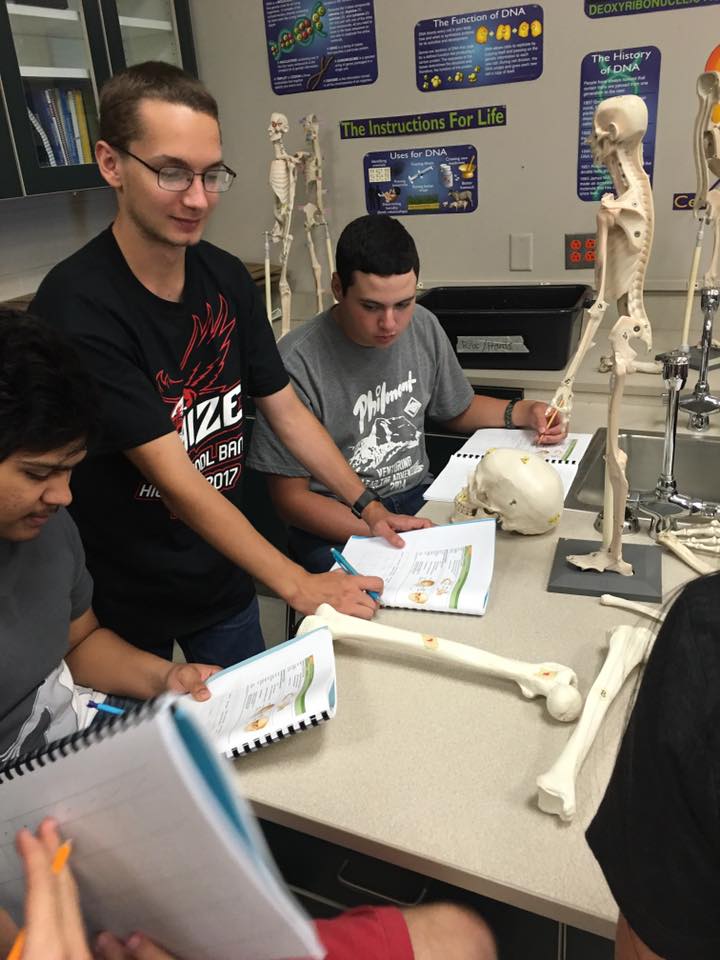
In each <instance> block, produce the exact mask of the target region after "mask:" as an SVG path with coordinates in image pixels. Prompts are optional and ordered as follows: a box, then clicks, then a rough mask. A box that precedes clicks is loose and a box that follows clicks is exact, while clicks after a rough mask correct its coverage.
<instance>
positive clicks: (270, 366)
mask: <svg viewBox="0 0 720 960" xmlns="http://www.w3.org/2000/svg"><path fill="white" fill-rule="evenodd" d="M242 269H243V271H244V274H245V276H246V285H247V287H248V290H247V293H248V300H249V305H250V309H249V313H248V326H247V341H246V342H247V356H248V361H249V369H248V375H249V379H248V384H247V392H248V393H249V394H250V396H251V397H269V396H270V395H271V394H273V393H277V392H278V390H282V389H283V387H286V386H287V385H288V383H289V382H290V378H289V377H288V375H287V371H286V370H285V367H284V366H283V362H282V359H281V357H280V354H279V352H278V348H277V344H276V343H275V335H274V333H273V330H272V327H271V326H270V322H269V321H268V318H267V314H266V312H265V306H264V304H263V302H262V300H261V298H260V292H259V290H258V288H257V285H256V284H255V283H254V282H253V280H252V278H251V277H250V275H249V274H248V272H247V270H246V269H245V267H244V266H243V267H242Z"/></svg>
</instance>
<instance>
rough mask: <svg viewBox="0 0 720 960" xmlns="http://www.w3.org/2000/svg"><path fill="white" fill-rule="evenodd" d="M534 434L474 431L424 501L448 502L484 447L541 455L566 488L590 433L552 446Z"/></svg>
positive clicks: (589, 438) (430, 487)
mask: <svg viewBox="0 0 720 960" xmlns="http://www.w3.org/2000/svg"><path fill="white" fill-rule="evenodd" d="M536 436H537V434H536V433H535V431H534V430H495V429H486V430H476V431H475V433H474V434H473V435H472V436H471V437H470V438H469V439H468V440H467V441H466V442H465V443H464V444H463V445H462V447H460V449H459V450H458V451H457V452H456V453H454V454H453V455H452V456H451V457H450V459H449V460H448V462H447V464H446V465H445V466H444V467H443V469H442V470H441V471H440V473H439V474H438V475H437V477H436V478H435V480H434V481H433V483H431V484H430V486H429V487H428V488H427V490H426V491H425V494H424V497H425V499H426V500H442V501H444V502H446V503H452V502H453V500H454V499H455V497H456V496H457V495H458V493H460V491H461V490H462V488H463V487H464V486H465V484H466V483H467V482H468V477H469V475H470V474H471V473H472V471H473V470H474V469H475V467H476V466H477V464H478V463H479V462H480V461H481V460H482V458H483V457H484V456H485V454H486V453H487V452H488V450H492V449H494V448H495V447H502V448H504V449H506V450H507V449H512V450H524V451H526V452H527V453H535V454H538V455H539V456H541V457H542V458H543V459H544V460H545V462H546V463H549V464H550V465H551V466H553V467H554V468H555V470H557V472H558V474H559V475H560V479H561V480H562V484H563V490H564V491H565V496H567V493H568V490H569V489H570V487H571V486H572V482H573V480H574V479H575V474H576V473H577V470H578V467H579V466H580V461H581V460H582V458H583V456H584V455H585V453H586V452H587V448H588V447H589V446H590V441H591V439H592V434H591V433H569V434H568V435H567V437H565V439H564V440H563V442H562V443H557V444H554V445H553V446H550V447H546V446H538V445H537V444H536V443H534V442H533V441H534V440H535V438H536Z"/></svg>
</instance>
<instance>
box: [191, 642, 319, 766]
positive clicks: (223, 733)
mask: <svg viewBox="0 0 720 960" xmlns="http://www.w3.org/2000/svg"><path fill="white" fill-rule="evenodd" d="M207 685H208V687H209V688H210V692H211V693H212V696H211V697H210V699H209V700H203V701H197V700H192V699H191V698H190V697H185V698H183V709H184V710H187V712H188V713H189V714H190V715H191V716H192V718H193V720H195V721H196V723H198V724H199V725H200V726H201V727H202V728H203V729H204V730H205V732H206V733H207V735H208V736H209V737H210V739H211V740H212V741H213V742H214V743H215V744H216V745H217V748H218V750H219V751H220V752H221V753H224V754H225V756H227V757H241V756H243V755H244V754H246V753H252V752H253V751H254V750H257V749H259V748H260V747H264V746H267V745H268V744H269V743H274V742H275V741H276V740H282V739H283V738H284V737H286V736H291V735H292V734H294V733H297V732H298V731H299V730H306V729H307V728H308V727H316V726H317V725H318V724H319V723H322V722H323V721H324V720H329V719H330V718H331V717H334V716H335V710H336V706H337V694H336V689H335V656H334V654H333V643H332V635H331V633H330V631H329V630H328V629H327V628H324V627H323V628H320V629H318V630H313V631H311V632H310V633H307V634H305V635H304V636H302V637H294V638H293V639H292V640H286V641H285V643H280V644H278V645H277V646H275V647H270V648H269V649H268V650H264V651H263V652H262V653H259V654H257V656H254V657H250V658H249V659H248V660H243V661H242V662H241V663H236V664H234V666H232V667H227V668H226V669H225V670H221V671H220V673H216V674H214V675H213V676H212V677H210V679H209V680H208V681H207Z"/></svg>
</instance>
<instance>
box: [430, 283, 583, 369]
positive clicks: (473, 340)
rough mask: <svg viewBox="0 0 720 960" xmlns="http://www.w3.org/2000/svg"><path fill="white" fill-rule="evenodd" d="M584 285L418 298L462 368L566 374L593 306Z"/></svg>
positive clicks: (452, 290)
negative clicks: (584, 317) (588, 308)
mask: <svg viewBox="0 0 720 960" xmlns="http://www.w3.org/2000/svg"><path fill="white" fill-rule="evenodd" d="M592 299H593V298H592V291H591V289H590V287H588V286H585V285H583V284H564V283H559V284H546V285H543V286H537V285H533V286H506V287H493V286H473V287H433V288H432V289H430V290H426V291H425V292H424V293H423V294H421V295H420V296H419V297H418V303H421V304H422V305H423V306H424V307H427V309H428V310H431V311H432V312H433V313H434V314H435V316H436V317H437V318H438V320H439V321H440V323H441V325H442V328H443V330H444V331H445V333H446V334H447V335H448V337H449V338H450V342H451V343H452V345H453V349H454V350H455V353H456V354H457V358H458V360H459V361H460V364H461V366H463V367H472V368H473V369H477V370H483V369H498V368H500V369H507V368H519V369H521V370H562V369H563V368H564V367H565V365H566V364H567V362H568V360H569V358H570V356H571V354H572V352H573V350H574V349H575V347H576V346H577V343H578V340H579V338H580V328H581V326H582V315H583V310H584V308H585V307H586V306H589V305H590V304H591V303H592Z"/></svg>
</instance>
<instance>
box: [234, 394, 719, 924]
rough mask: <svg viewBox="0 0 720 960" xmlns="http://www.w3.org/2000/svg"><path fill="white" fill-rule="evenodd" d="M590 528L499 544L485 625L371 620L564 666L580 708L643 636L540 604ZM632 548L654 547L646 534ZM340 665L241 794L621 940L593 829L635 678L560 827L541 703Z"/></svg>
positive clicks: (438, 513) (574, 599)
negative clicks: (622, 651) (626, 643)
mask: <svg viewBox="0 0 720 960" xmlns="http://www.w3.org/2000/svg"><path fill="white" fill-rule="evenodd" d="M656 408H658V409H656ZM605 411H606V406H605V403H600V402H598V403H597V404H585V403H583V404H581V405H580V406H579V407H578V408H577V413H576V418H575V419H574V421H573V429H578V430H594V429H595V427H597V426H599V425H601V424H602V423H603V422H604V419H605ZM626 412H630V413H632V418H631V419H629V418H625V419H627V423H628V425H632V426H634V427H642V428H652V429H661V426H662V409H661V408H659V404H657V403H656V404H653V405H650V406H646V407H642V406H635V407H633V408H632V409H631V410H630V411H626ZM714 429H717V428H714ZM449 511H450V506H449V505H447V504H439V503H434V504H429V505H428V506H426V508H425V510H424V512H425V513H427V515H429V516H431V517H432V519H434V520H436V521H440V522H442V521H444V520H445V519H446V518H447V517H448V515H449ZM593 519H594V515H593V514H592V513H583V512H576V511H565V513H564V515H563V518H562V520H561V523H560V526H559V529H558V530H557V531H556V532H554V533H552V534H549V535H546V536H540V537H521V536H518V535H514V534H504V533H503V532H502V531H499V533H498V537H497V546H496V558H495V572H494V576H493V583H492V589H491V594H490V603H489V608H488V611H487V613H486V615H485V616H484V617H473V616H463V615H448V614H432V613H419V612H418V613H415V612H412V611H407V610H404V611H401V610H389V609H383V610H381V611H380V612H379V613H378V614H377V617H376V619H377V621H378V622H379V623H386V624H390V625H393V626H404V627H408V628H411V629H416V630H421V631H422V632H425V633H436V634H437V635H439V636H444V637H448V638H451V639H453V640H457V641H460V642H462V643H467V644H471V645H475V646H478V647H482V648H483V649H487V650H489V651H492V652H494V653H498V654H502V655H505V656H510V657H514V658H518V659H522V660H529V661H533V662H535V661H548V660H552V661H556V662H559V663H563V664H566V665H568V666H570V667H572V668H573V669H574V670H575V671H576V672H577V675H578V681H579V687H580V690H581V691H582V693H583V694H586V693H587V691H588V689H589V688H590V686H591V684H592V682H593V680H594V679H595V677H596V675H597V673H598V670H599V669H600V666H601V665H602V662H603V659H604V657H605V654H606V649H607V642H606V634H607V631H608V630H610V629H611V628H613V627H614V626H617V625H618V624H621V623H636V622H637V618H636V617H635V616H634V615H633V614H629V613H625V612H623V611H621V610H617V609H614V608H610V607H603V606H601V605H600V604H599V602H598V600H597V599H594V598H591V597H578V596H567V595H563V594H553V593H547V592H546V589H545V588H546V583H547V578H548V575H549V571H550V566H551V561H552V557H553V554H554V550H555V545H556V541H557V539H558V537H559V536H562V537H574V538H582V539H597V534H595V533H594V531H593V529H592V521H593ZM627 539H628V542H645V543H650V541H649V539H648V538H647V536H646V535H645V534H643V533H642V532H641V533H639V534H636V535H633V536H632V537H629V538H627ZM654 549H659V548H657V547H654ZM662 564H663V589H664V591H665V593H666V594H667V593H668V591H670V590H672V589H673V588H674V587H675V586H677V585H678V584H680V583H682V582H684V581H685V580H687V579H689V577H690V576H691V571H690V570H689V568H687V567H685V566H684V564H682V563H681V562H680V561H679V560H677V559H676V558H675V557H673V556H671V555H669V554H665V555H664V556H663V560H662ZM589 575H590V576H591V575H592V574H589ZM336 653H337V670H338V712H337V716H336V717H335V719H333V720H332V721H331V722H329V723H327V724H324V725H323V726H322V727H320V728H319V729H317V730H314V731H311V732H309V733H307V735H303V736H301V737H294V738H293V739H292V740H291V741H285V742H282V743H279V744H276V745H274V746H272V747H271V748H270V749H268V750H264V751H262V752H261V753H260V754H258V755H255V756H252V757H248V758H243V759H241V760H239V761H237V766H236V770H237V776H238V780H239V784H240V786H241V789H242V790H243V791H244V792H245V793H246V795H248V796H249V797H250V798H251V800H252V802H253V804H254V807H255V809H256V812H257V813H258V814H259V815H260V816H262V817H264V818H266V819H268V820H271V821H274V822H277V823H280V824H282V825H284V826H288V827H292V828H295V829H297V830H300V831H303V832H305V833H307V834H310V835H312V836H316V837H319V838H321V839H324V840H328V841H331V842H335V843H339V844H342V845H344V846H346V847H348V848H350V849H354V850H357V851H359V852H361V853H365V854H368V855H371V856H375V857H379V858H380V859H384V860H386V861H388V862H390V863H394V864H397V865H399V866H403V867H406V868H408V869H412V870H415V871H418V872H420V873H424V874H426V875H428V876H430V877H434V878H436V879H439V880H443V881H446V882H449V883H452V884H455V885H457V886H460V887H463V888H466V889H468V890H472V891H475V892H476V893H479V894H482V895H485V896H489V897H491V898H493V899H495V900H500V901H503V902H506V903H509V904H512V905H514V906H517V907H520V908H521V909H524V910H528V911H531V912H533V913H537V914H540V915H543V916H547V917H550V918H552V919H555V920H558V921H561V922H565V923H568V924H570V925H573V926H576V927H579V928H581V929H584V930H587V931H589V932H591V933H596V934H599V935H601V936H606V937H611V936H612V935H613V928H614V924H615V919H616V915H617V910H616V907H615V904H614V902H613V900H612V897H611V895H610V893H609V891H608V889H607V887H606V885H605V882H604V879H603V877H602V874H601V872H600V870H599V868H598V867H597V865H596V864H595V861H594V860H593V858H592V856H591V854H590V851H589V849H588V847H587V845H586V843H585V840H584V831H585V828H586V827H587V825H588V823H589V821H590V820H591V818H592V816H593V813H594V811H595V809H596V807H597V805H598V803H599V801H600V799H601V797H602V794H603V791H604V788H605V785H606V783H607V780H608V777H609V775H610V772H611V769H612V764H613V760H614V757H615V753H616V750H617V746H618V743H619V738H620V734H621V731H622V729H623V726H624V723H625V720H626V718H627V711H628V703H629V698H630V696H631V693H632V689H633V680H632V679H631V680H630V681H629V682H628V683H627V684H626V686H625V689H624V690H623V691H622V693H621V695H620V696H619V697H618V698H617V700H616V701H615V702H614V703H613V705H612V706H611V708H610V710H609V712H608V715H607V718H606V721H605V723H604V725H603V726H602V727H601V730H600V733H599V735H598V738H597V740H596V742H595V744H594V746H593V748H592V749H591V751H590V754H589V756H588V758H587V760H586V763H585V765H584V767H583V769H582V771H581V773H580V776H579V778H578V783H577V808H578V813H577V816H576V818H575V820H574V821H573V822H572V823H563V822H561V821H560V820H559V819H557V818H556V817H552V816H549V815H548V814H545V813H542V812H541V811H540V810H539V809H538V806H537V791H536V785H535V782H536V779H537V777H538V775H539V774H541V773H543V772H545V771H546V770H547V769H549V767H550V766H551V765H552V764H553V763H554V761H555V759H556V758H557V756H558V754H559V753H560V751H561V750H562V748H563V747H564V745H565V743H566V741H567V739H568V737H569V736H570V733H571V732H572V729H573V725H572V724H563V723H560V722H558V721H555V720H553V719H552V718H551V717H550V716H549V714H548V713H547V710H546V708H545V701H544V699H543V698H538V699H536V700H534V701H528V700H525V699H524V698H523V696H522V695H521V694H520V692H519V690H518V688H517V687H516V686H515V685H514V684H512V683H507V682H501V681H497V680H492V679H488V678H485V677H482V676H475V675H473V674H472V673H471V672H469V671H467V670H462V669H460V668H456V667H449V666H442V665H438V666H435V667H433V665H432V664H431V663H430V662H429V661H428V659H427V658H424V657H418V658H415V659H413V658H410V657H408V658H403V657H401V656H399V655H397V654H390V653H385V652H379V651H378V650H377V649H376V648H373V649H372V650H370V649H363V647H362V645H361V644H358V643H356V642H352V641H339V642H337V643H336Z"/></svg>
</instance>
